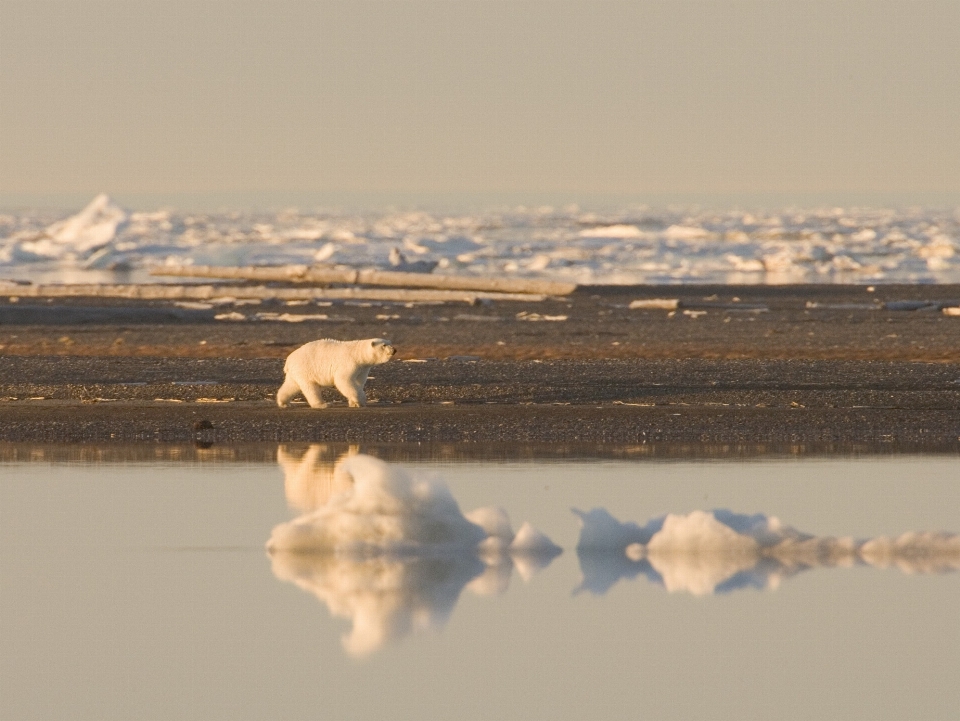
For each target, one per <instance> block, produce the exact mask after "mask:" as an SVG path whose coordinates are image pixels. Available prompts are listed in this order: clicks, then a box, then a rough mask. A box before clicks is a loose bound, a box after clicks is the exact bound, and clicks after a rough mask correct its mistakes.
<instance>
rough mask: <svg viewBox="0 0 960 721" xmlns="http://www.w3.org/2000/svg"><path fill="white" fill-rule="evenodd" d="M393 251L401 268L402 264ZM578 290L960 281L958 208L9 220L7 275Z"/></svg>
mask: <svg viewBox="0 0 960 721" xmlns="http://www.w3.org/2000/svg"><path fill="white" fill-rule="evenodd" d="M391 257H392V259H393V260H392V261H391ZM398 257H401V258H403V259H404V262H416V261H421V260H422V261H426V262H427V265H428V266H432V265H433V264H435V270H434V271H433V272H434V273H437V274H453V275H466V276H471V275H474V276H507V277H510V276H514V277H520V278H543V279H555V280H563V281H573V282H576V283H579V284H679V283H730V284H784V283H854V284H873V283H958V282H960V208H955V209H946V210H944V209H939V210H938V209H931V208H922V207H913V208H897V209H895V208H856V207H821V208H809V209H796V208H793V209H781V210H775V211H763V212H760V211H755V212H746V211H742V210H704V209H700V208H690V207H666V208H659V209H658V208H653V207H646V206H637V205H633V206H624V207H621V208H612V209H611V208H607V209H604V210H590V209H587V208H581V207H579V206H576V205H568V206H564V207H549V206H541V207H526V206H518V207H509V208H506V207H502V208H494V209H490V210H487V211H482V212H449V211H447V212H439V211H430V210H429V209H419V210H380V211H365V212H359V211H338V210H310V211H307V210H300V209H295V208H286V209H282V210H279V211H272V212H263V211H259V212H240V211H219V212H204V213H199V212H180V211H177V210H171V209H163V210H149V211H147V210H137V209H133V208H128V207H124V206H123V205H121V204H118V203H117V202H115V201H114V200H112V199H111V198H110V197H109V196H107V195H104V194H101V195H98V196H97V197H96V198H94V199H93V200H92V201H91V202H90V203H89V204H88V205H87V206H86V207H84V208H82V209H79V210H77V209H73V210H70V211H61V212H55V211H50V210H44V211H39V210H33V211H31V210H21V211H8V212H6V213H2V214H0V277H2V278H8V279H19V280H33V281H43V282H149V281H151V280H154V279H152V277H151V276H150V270H151V269H154V268H157V267H161V266H181V265H218V266H257V265H260V266H263V265H286V264H297V265H328V266H331V265H332V266H347V267H366V268H378V267H380V268H390V267H395V266H396V262H397V261H396V259H397V258H398Z"/></svg>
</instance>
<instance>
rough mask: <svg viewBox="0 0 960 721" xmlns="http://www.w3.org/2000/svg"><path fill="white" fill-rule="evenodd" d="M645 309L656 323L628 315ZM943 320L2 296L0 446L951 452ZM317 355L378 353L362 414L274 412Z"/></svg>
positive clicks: (904, 296)
mask: <svg viewBox="0 0 960 721" xmlns="http://www.w3.org/2000/svg"><path fill="white" fill-rule="evenodd" d="M654 299H660V300H664V301H668V302H667V303H664V304H662V305H664V306H665V307H662V308H650V307H637V306H644V305H645V304H644V303H643V302H640V303H637V301H650V300H654ZM958 299H960V287H957V286H878V287H876V288H875V289H872V290H871V289H867V288H865V287H860V286H779V287H769V286H767V287H765V286H738V287H733V286H682V287H669V286H667V287H630V288H625V287H595V288H589V289H585V290H580V291H577V292H576V293H574V294H573V295H571V296H566V297H563V298H557V299H548V300H546V301H543V302H495V303H481V304H478V305H474V306H470V305H467V304H464V303H459V304H436V305H429V304H416V305H410V304H391V303H383V302H379V303H366V302H364V303H358V302H353V303H350V302H344V303H339V304H332V305H324V306H322V307H318V306H317V305H315V304H313V305H304V304H295V305H291V304H283V303H281V302H274V303H271V302H269V301H264V302H263V303H260V304H258V305H239V306H237V307H236V308H232V309H227V310H226V312H232V313H235V314H236V315H234V316H233V317H234V318H239V317H240V316H242V317H243V319H242V320H239V319H237V320H223V319H221V320H218V319H216V316H217V315H221V316H223V315H224V313H225V310H224V309H223V308H222V307H218V308H203V307H196V304H193V305H192V307H184V305H186V304H181V305H177V304H174V303H170V302H156V301H153V302H130V301H115V300H103V299H99V300H94V299H84V298H78V299H69V300H64V299H59V298H58V299H55V300H53V301H49V302H48V301H47V300H45V299H42V298H29V299H27V298H23V299H16V300H14V299H7V298H5V297H4V298H0V440H2V441H7V442H15V441H19V442H34V441H50V442H79V441H85V442H90V441H98V442H99V441H106V442H112V443H119V442H123V441H170V442H174V441H180V442H183V441H195V440H199V441H201V442H203V443H210V442H213V443H223V442H251V441H273V442H275V441H283V442H286V441H329V442H363V443H390V442H399V441H418V442H422V443H432V442H459V441H472V442H476V443H483V442H503V441H511V442H520V441H522V442H527V443H538V442H550V443H620V444H623V443H627V444H630V443H633V444H657V443H658V444H670V443H699V444H780V445H784V444H786V445H787V446H789V445H790V444H806V445H807V446H809V447H811V448H813V447H820V448H822V447H828V446H831V445H833V444H867V445H870V446H878V447H879V446H891V447H892V446H897V447H902V448H908V447H909V448H914V447H916V448H930V449H932V448H937V449H941V450H951V449H953V450H960V440H958V439H960V318H958V317H952V316H949V315H946V314H944V313H943V312H942V308H943V307H945V306H955V305H960V300H958ZM673 301H676V303H673ZM631 304H633V305H634V307H633V308H631V307H630V306H631ZM646 305H649V303H647V304H646ZM257 314H260V315H259V316H258V315H257ZM281 315H285V316H286V318H285V319H283V320H279V317H280V316H281ZM298 315H304V316H306V315H309V316H313V317H312V318H310V319H307V320H303V321H302V322H296V321H297V320H298V319H297V318H296V316H298ZM321 315H322V316H325V317H324V318H318V317H317V316H321ZM318 337H333V338H364V337H386V338H389V339H391V340H392V341H393V342H394V343H395V344H396V345H397V347H398V350H399V353H398V360H397V361H394V362H391V363H389V364H387V365H384V366H379V367H377V368H374V369H373V371H372V373H371V378H370V380H369V382H368V383H367V394H368V397H369V398H370V400H371V401H372V402H371V405H370V407H368V408H364V409H348V408H346V404H345V403H344V402H343V401H342V399H341V398H339V396H338V395H337V394H336V393H335V392H334V391H332V390H331V391H328V395H327V399H328V401H330V402H331V405H330V407H329V408H327V409H324V410H319V411H314V410H311V409H309V408H307V407H306V406H305V405H304V406H297V407H294V408H291V409H286V410H281V409H278V408H277V407H276V406H275V404H274V402H273V400H272V399H273V395H274V394H275V392H276V389H277V387H278V386H279V384H280V382H281V380H282V378H283V371H282V366H283V360H282V359H283V358H284V357H285V356H286V355H287V354H288V353H289V352H290V351H292V350H293V349H294V348H296V347H297V346H299V345H300V344H302V343H304V342H306V341H308V340H312V339H315V338H318Z"/></svg>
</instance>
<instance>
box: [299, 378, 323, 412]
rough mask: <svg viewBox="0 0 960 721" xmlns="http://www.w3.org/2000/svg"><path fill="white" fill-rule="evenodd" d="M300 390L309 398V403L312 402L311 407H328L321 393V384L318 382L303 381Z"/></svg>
mask: <svg viewBox="0 0 960 721" xmlns="http://www.w3.org/2000/svg"><path fill="white" fill-rule="evenodd" d="M300 390H301V391H302V392H303V397H304V398H306V399H307V403H309V404H310V407H311V408H326V407H327V404H326V403H324V402H323V397H322V396H321V395H320V386H318V385H317V384H316V383H303V384H302V385H301V386H300Z"/></svg>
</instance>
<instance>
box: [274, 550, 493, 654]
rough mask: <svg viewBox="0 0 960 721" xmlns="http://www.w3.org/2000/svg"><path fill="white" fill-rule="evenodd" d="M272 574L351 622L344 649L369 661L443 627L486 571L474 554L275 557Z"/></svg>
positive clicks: (293, 554)
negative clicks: (412, 636)
mask: <svg viewBox="0 0 960 721" xmlns="http://www.w3.org/2000/svg"><path fill="white" fill-rule="evenodd" d="M271 561H272V564H273V573H274V575H276V577H277V578H279V579H281V580H283V581H290V582H292V583H294V584H296V585H297V586H299V587H300V588H302V589H303V590H304V591H308V592H310V593H312V594H313V595H315V596H316V597H317V598H318V599H319V600H321V601H323V602H324V603H325V604H326V605H327V608H329V609H330V613H331V614H332V615H334V616H337V617H339V618H346V619H350V620H351V621H352V622H353V628H352V629H351V631H350V632H349V633H348V634H347V635H346V636H344V638H343V645H344V648H345V649H346V651H347V652H348V653H350V654H351V655H354V656H365V655H367V654H369V653H371V652H373V651H376V650H377V649H378V648H380V647H381V646H383V645H384V644H385V643H387V642H389V641H393V640H396V639H399V638H402V637H403V636H406V635H408V634H409V633H411V632H412V631H415V630H425V629H430V628H439V627H441V626H442V625H443V624H444V623H445V622H446V620H447V618H449V616H450V613H451V612H452V611H453V609H454V607H455V606H456V604H457V599H458V598H459V597H460V592H461V590H462V589H463V587H464V586H466V585H467V584H468V583H470V582H471V581H472V580H473V579H475V578H478V577H480V576H481V575H482V574H483V572H484V568H485V567H484V564H483V563H482V562H481V561H480V560H479V559H478V558H477V557H476V556H474V555H470V554H449V555H441V556H429V555H423V556H404V557H399V556H392V555H383V554H379V555H375V556H356V555H352V554H346V555H341V554H335V553H316V554H314V553H311V554H303V553H282V552H281V553H274V554H272V558H271Z"/></svg>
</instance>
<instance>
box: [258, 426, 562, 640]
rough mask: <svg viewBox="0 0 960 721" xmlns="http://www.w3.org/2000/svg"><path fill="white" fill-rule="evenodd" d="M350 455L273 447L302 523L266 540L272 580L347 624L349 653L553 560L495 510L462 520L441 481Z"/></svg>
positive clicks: (551, 550) (437, 622) (527, 531)
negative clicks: (468, 595) (463, 595)
mask: <svg viewBox="0 0 960 721" xmlns="http://www.w3.org/2000/svg"><path fill="white" fill-rule="evenodd" d="M357 451H358V449H357V448H350V449H349V450H347V451H346V452H343V453H339V454H338V453H336V452H334V451H333V450H331V449H330V448H329V447H328V446H325V445H323V444H313V445H311V446H309V447H307V448H306V449H302V448H296V447H293V446H281V447H280V449H279V450H278V453H277V460H278V463H279V464H280V466H281V468H282V469H283V472H284V491H285V494H286V497H287V502H288V503H289V505H290V506H291V507H292V508H294V509H296V510H299V511H304V514H303V515H301V516H300V517H298V518H296V519H294V520H292V521H290V522H288V523H283V524H280V525H278V526H277V527H276V528H274V529H273V533H272V534H271V537H270V540H269V541H268V542H267V549H268V551H269V553H270V558H271V564H272V568H273V572H274V574H275V575H276V576H277V578H279V579H281V580H284V581H289V582H291V583H294V584H296V585H297V586H298V587H300V588H302V589H303V590H305V591H308V592H309V593H312V594H313V595H315V596H316V597H317V598H318V599H319V600H320V601H322V602H323V603H324V604H326V606H327V607H328V609H329V610H330V613H331V614H332V615H334V616H337V617H341V618H346V619H349V620H350V621H351V622H352V628H351V630H350V631H349V632H348V633H347V634H346V635H345V636H344V638H343V645H344V648H345V650H346V651H347V652H348V653H350V654H351V655H354V656H365V655H368V654H370V653H372V652H374V651H376V650H377V649H379V648H381V647H382V646H383V645H384V644H386V643H388V642H389V641H392V640H396V639H399V638H402V637H404V636H406V635H408V634H409V633H411V632H414V631H420V630H425V629H433V628H439V627H441V626H442V625H443V624H444V623H445V622H446V620H447V618H448V617H449V615H450V613H451V612H452V611H453V608H454V607H455V606H456V603H457V600H458V598H459V596H460V593H461V592H462V591H463V589H464V588H468V589H469V590H471V591H472V592H474V593H477V594H479V595H490V594H496V593H502V592H504V591H505V590H506V589H507V587H508V586H509V582H510V577H511V575H512V572H513V570H514V569H516V570H517V573H518V574H519V575H520V577H521V578H523V579H524V580H529V579H530V578H532V576H533V575H535V574H536V572H537V571H539V570H540V569H542V568H544V567H546V566H547V565H548V564H549V563H550V561H551V560H552V559H553V558H554V557H555V556H557V555H558V554H559V553H560V552H561V549H560V548H559V547H557V546H556V545H554V544H553V542H551V541H550V539H549V538H547V537H546V536H545V535H544V534H542V533H541V532H539V531H537V530H536V529H535V528H533V526H531V525H530V524H529V523H524V524H523V525H522V526H521V527H520V530H519V531H517V532H516V533H514V531H513V527H512V525H511V523H510V519H509V516H508V515H507V513H506V511H504V510H503V509H502V508H497V507H486V508H480V509H477V510H475V511H472V512H470V513H467V514H463V513H462V512H461V511H460V508H459V506H458V505H457V502H456V500H454V498H453V496H452V495H451V493H450V491H449V489H448V488H447V487H446V485H444V484H443V483H442V482H440V481H438V480H433V479H417V478H415V477H413V476H412V475H410V474H409V473H408V472H407V471H405V470H404V469H403V468H401V467H399V466H396V465H392V464H388V463H385V462H384V461H381V460H379V459H377V458H373V457H372V456H368V455H364V454H361V453H358V452H357Z"/></svg>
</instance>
